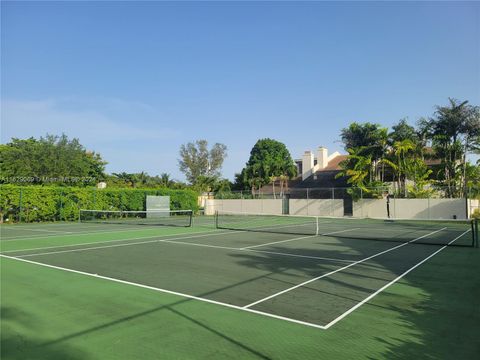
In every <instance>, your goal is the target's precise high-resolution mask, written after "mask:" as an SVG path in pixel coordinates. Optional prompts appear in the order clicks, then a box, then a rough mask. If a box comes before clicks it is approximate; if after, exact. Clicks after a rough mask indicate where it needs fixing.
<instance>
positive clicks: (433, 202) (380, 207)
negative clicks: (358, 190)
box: [205, 199, 478, 219]
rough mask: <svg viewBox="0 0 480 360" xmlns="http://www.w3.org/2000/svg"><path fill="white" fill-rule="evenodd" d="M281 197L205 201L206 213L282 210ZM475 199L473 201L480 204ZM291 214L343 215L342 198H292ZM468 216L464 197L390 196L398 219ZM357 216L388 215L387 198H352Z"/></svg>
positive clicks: (383, 216) (260, 212)
mask: <svg viewBox="0 0 480 360" xmlns="http://www.w3.org/2000/svg"><path fill="white" fill-rule="evenodd" d="M282 201H283V200H281V199H276V200H275V199H234V200H212V199H208V200H206V201H205V215H213V214H215V211H216V210H223V211H233V212H247V213H259V214H282ZM471 201H474V202H475V201H476V203H472V204H471V208H473V206H475V205H476V206H478V200H471ZM289 207H290V214H291V215H311V216H343V200H342V199H310V200H307V199H290V203H289ZM454 215H455V216H456V217H457V219H466V218H467V210H466V206H465V199H391V200H390V217H391V218H397V219H453V217H454ZM353 216H354V217H370V218H386V217H387V204H386V200H385V199H363V200H359V201H354V202H353Z"/></svg>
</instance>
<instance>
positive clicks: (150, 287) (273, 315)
mask: <svg viewBox="0 0 480 360" xmlns="http://www.w3.org/2000/svg"><path fill="white" fill-rule="evenodd" d="M443 229H445V228H443ZM443 229H440V230H438V231H436V232H439V231H442V230H443ZM469 231H470V230H467V231H465V232H464V233H463V234H461V235H460V236H458V237H457V238H455V239H453V240H452V241H450V242H449V243H448V245H450V244H451V243H453V242H454V241H455V240H457V239H458V238H460V237H461V236H463V235H465V234H466V233H468V232H469ZM428 235H431V234H428ZM419 239H420V238H417V239H415V240H412V241H410V242H408V243H405V244H402V245H408V244H409V243H411V242H413V241H416V240H419ZM448 245H445V246H443V247H442V248H440V249H439V250H437V251H435V252H434V253H433V254H431V255H429V256H428V257H427V258H425V259H423V260H422V261H420V262H419V263H417V264H416V265H414V266H413V267H412V268H410V269H408V270H407V271H405V272H404V273H403V274H401V275H400V276H399V277H397V278H396V279H395V280H393V281H391V282H390V283H388V284H387V285H385V286H383V287H382V288H381V289H379V290H378V291H376V292H375V293H374V294H372V295H370V296H369V297H367V298H366V299H365V300H363V301H362V302H361V303H359V304H357V305H355V306H354V307H353V308H351V309H349V310H348V311H346V312H345V313H343V314H342V315H340V316H339V317H337V318H336V319H334V320H333V321H331V322H330V323H328V324H327V325H318V324H313V323H309V322H306V321H301V320H296V319H292V318H288V317H284V316H279V315H275V314H270V313H267V312H263V311H259V310H254V309H250V308H246V307H241V306H237V305H233V304H228V303H223V302H219V301H215V300H210V299H206V298H201V297H197V296H193V295H188V294H184V293H180V292H176V291H171V290H166V289H161V288H156V287H152V286H148V285H142V284H138V283H133V282H129V281H125V280H120V279H115V278H110V277H107V276H102V275H98V274H91V273H87V272H83V271H78V270H72V269H68V268H63V267H59V266H55V265H48V264H44V263H40V262H36V261H31V260H26V259H20V258H17V257H12V256H7V255H2V254H0V257H4V258H7V259H11V260H16V261H22V262H26V263H30V264H34V265H38V266H44V267H47V268H52V269H56V270H61V271H66V272H71V273H76V274H80V275H84V276H89V277H94V278H99V279H103V280H108V281H112V282H116V283H121V284H125V285H130V286H136V287H140V288H144V289H149V290H154V291H158V292H163V293H167V294H172V295H177V296H181V297H185V298H188V299H194V300H198V301H202V302H207V303H211V304H216V305H220V306H224V307H228V308H232V309H236V310H240V311H247V312H250V313H254V314H258V315H262V316H266V317H271V318H275V319H279V320H284V321H288V322H292V323H296V324H300V325H305V326H309V327H314V328H317V329H322V330H327V329H328V328H330V327H331V326H332V325H334V324H335V323H337V322H338V321H340V320H341V319H343V318H344V317H346V316H347V315H349V314H350V313H352V312H353V311H354V310H356V309H357V308H359V307H360V306H361V305H363V304H364V303H365V302H367V301H369V300H371V299H372V298H373V297H374V296H376V295H378V294H379V293H380V292H381V291H383V290H385V289H386V288H387V287H389V286H390V285H392V284H393V283H395V282H396V281H398V280H399V279H401V278H402V277H404V276H405V275H407V274H408V273H409V272H410V271H412V270H414V269H415V268H417V267H418V266H420V265H421V264H423V263H424V262H425V261H427V260H429V259H430V258H432V257H433V256H434V255H436V254H438V253H439V252H440V251H442V250H444V249H445V248H446V247H448ZM398 247H400V245H399V246H397V247H395V248H398ZM393 249H394V248H392V249H390V250H393ZM251 251H254V250H251ZM375 256H376V255H375Z"/></svg>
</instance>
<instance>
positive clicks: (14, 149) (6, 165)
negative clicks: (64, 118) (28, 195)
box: [0, 134, 106, 185]
mask: <svg viewBox="0 0 480 360" xmlns="http://www.w3.org/2000/svg"><path fill="white" fill-rule="evenodd" d="M0 159H1V160H0V172H1V173H2V177H3V178H4V182H8V179H13V178H15V177H25V178H31V179H33V181H32V183H37V184H41V183H45V182H58V183H62V182H63V181H65V179H67V180H68V181H73V180H74V179H85V180H86V179H87V178H91V181H87V183H89V184H92V183H95V182H96V181H99V180H102V179H103V178H104V177H105V174H104V170H105V165H106V162H105V161H104V160H103V159H102V158H101V156H100V155H99V154H97V153H95V152H91V151H87V150H86V149H85V148H84V147H83V146H82V145H81V144H80V142H79V140H78V139H76V138H74V139H71V140H70V139H68V137H67V136H66V135H65V134H62V135H61V136H54V135H47V136H46V137H41V138H40V139H35V138H33V137H31V138H29V139H17V138H13V139H12V140H11V142H9V143H7V144H5V145H1V146H0ZM84 184H85V182H84V181H82V182H76V183H70V185H84Z"/></svg>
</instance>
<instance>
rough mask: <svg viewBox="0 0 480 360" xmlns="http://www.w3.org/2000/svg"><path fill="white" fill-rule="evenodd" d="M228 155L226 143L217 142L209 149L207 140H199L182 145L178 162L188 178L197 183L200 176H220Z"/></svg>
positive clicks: (192, 182)
mask: <svg viewBox="0 0 480 360" xmlns="http://www.w3.org/2000/svg"><path fill="white" fill-rule="evenodd" d="M226 157H227V147H226V146H225V145H224V144H220V143H216V144H215V145H213V147H212V148H211V149H210V150H209V149H208V142H207V140H197V141H195V142H194V143H192V142H189V143H188V144H184V145H182V146H181V147H180V159H179V160H178V163H179V166H180V171H182V172H183V173H184V174H185V176H186V178H187V180H188V181H189V182H190V183H191V184H195V183H196V181H197V179H198V178H199V177H200V176H206V177H214V178H218V177H219V176H220V170H221V168H222V165H223V161H224V160H225V158H226Z"/></svg>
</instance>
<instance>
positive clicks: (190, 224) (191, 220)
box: [188, 210, 193, 227]
mask: <svg viewBox="0 0 480 360" xmlns="http://www.w3.org/2000/svg"><path fill="white" fill-rule="evenodd" d="M189 215H190V222H189V224H188V227H192V225H193V210H190V211H189Z"/></svg>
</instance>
